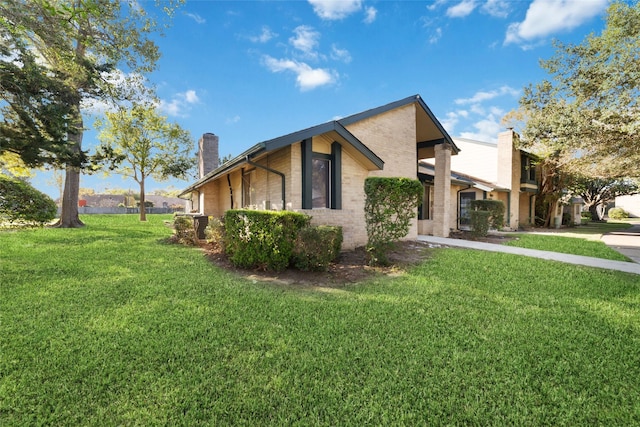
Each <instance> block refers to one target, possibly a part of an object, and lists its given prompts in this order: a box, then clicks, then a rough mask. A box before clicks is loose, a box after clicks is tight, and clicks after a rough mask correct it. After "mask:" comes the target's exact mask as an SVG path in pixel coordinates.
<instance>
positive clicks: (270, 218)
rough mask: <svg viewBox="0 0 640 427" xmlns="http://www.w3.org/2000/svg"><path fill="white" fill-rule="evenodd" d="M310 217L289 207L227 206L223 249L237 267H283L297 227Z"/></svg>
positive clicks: (271, 268) (265, 268) (278, 268)
mask: <svg viewBox="0 0 640 427" xmlns="http://www.w3.org/2000/svg"><path fill="white" fill-rule="evenodd" d="M310 220H311V217H309V216H307V215H304V214H301V213H296V212H289V211H280V212H274V211H256V210H239V209H232V210H228V211H227V212H226V213H225V216H224V228H225V252H226V253H227V255H229V260H230V261H231V262H232V263H233V264H234V265H235V266H237V267H242V268H259V269H263V270H272V271H282V270H284V269H286V268H287V267H288V266H289V262H290V260H291V257H292V254H293V246H294V242H295V240H296V237H297V235H298V233H299V231H300V230H301V229H302V228H304V227H306V226H308V225H309V221H310Z"/></svg>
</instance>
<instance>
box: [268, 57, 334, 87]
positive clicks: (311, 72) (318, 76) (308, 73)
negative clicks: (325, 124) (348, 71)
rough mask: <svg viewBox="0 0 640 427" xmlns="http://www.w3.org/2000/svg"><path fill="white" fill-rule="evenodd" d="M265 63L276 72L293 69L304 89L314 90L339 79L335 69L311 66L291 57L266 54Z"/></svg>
mask: <svg viewBox="0 0 640 427" xmlns="http://www.w3.org/2000/svg"><path fill="white" fill-rule="evenodd" d="M263 63H264V65H265V66H266V67H267V68H268V69H269V70H271V71H272V72H274V73H279V72H282V71H291V72H293V73H294V74H295V75H296V85H297V86H298V87H299V88H300V90H302V91H307V90H312V89H315V88H317V87H320V86H326V85H329V84H332V83H334V82H335V81H336V80H337V74H336V73H335V71H333V70H326V69H324V68H311V67H310V66H309V65H308V64H305V63H304V62H298V61H294V60H291V59H276V58H273V57H271V56H268V55H265V56H264V57H263Z"/></svg>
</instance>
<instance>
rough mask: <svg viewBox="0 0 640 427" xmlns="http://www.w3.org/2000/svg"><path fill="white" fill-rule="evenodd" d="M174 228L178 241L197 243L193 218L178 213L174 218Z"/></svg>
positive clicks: (184, 243)
mask: <svg viewBox="0 0 640 427" xmlns="http://www.w3.org/2000/svg"><path fill="white" fill-rule="evenodd" d="M173 228H174V229H175V237H176V240H177V241H178V243H181V244H183V245H195V244H196V243H197V242H198V239H197V237H198V236H196V229H195V227H194V225H193V218H192V217H190V216H187V215H176V216H175V217H174V218H173Z"/></svg>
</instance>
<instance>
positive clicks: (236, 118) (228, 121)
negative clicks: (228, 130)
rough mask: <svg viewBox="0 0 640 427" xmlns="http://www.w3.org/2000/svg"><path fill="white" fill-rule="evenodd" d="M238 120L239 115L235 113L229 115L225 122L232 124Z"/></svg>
mask: <svg viewBox="0 0 640 427" xmlns="http://www.w3.org/2000/svg"><path fill="white" fill-rule="evenodd" d="M239 121H240V116H238V115H236V116H233V117H229V118H228V119H227V120H226V123H227V124H228V125H233V124H236V123H238V122H239Z"/></svg>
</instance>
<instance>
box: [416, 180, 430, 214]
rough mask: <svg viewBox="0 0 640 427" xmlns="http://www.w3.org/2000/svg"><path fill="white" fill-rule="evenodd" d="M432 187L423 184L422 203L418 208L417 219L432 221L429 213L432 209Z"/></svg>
mask: <svg viewBox="0 0 640 427" xmlns="http://www.w3.org/2000/svg"><path fill="white" fill-rule="evenodd" d="M432 192H433V185H429V184H425V185H424V191H423V193H422V202H421V203H420V206H419V207H418V219H432V218H431V211H432V209H433V206H432V200H433V195H432Z"/></svg>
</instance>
